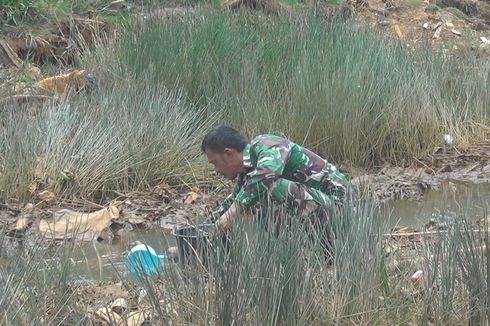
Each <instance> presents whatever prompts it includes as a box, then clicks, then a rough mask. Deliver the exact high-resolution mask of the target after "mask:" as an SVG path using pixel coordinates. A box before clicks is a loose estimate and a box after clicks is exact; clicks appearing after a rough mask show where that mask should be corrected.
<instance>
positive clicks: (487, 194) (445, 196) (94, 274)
mask: <svg viewBox="0 0 490 326" xmlns="http://www.w3.org/2000/svg"><path fill="white" fill-rule="evenodd" d="M488 198H490V185H489V184H482V185H475V184H453V183H447V184H445V185H443V186H441V189H440V190H439V191H429V192H428V193H427V194H426V195H425V196H424V198H423V200H419V201H413V200H404V201H396V202H391V203H387V204H386V206H385V208H386V211H387V214H389V216H390V217H389V219H390V220H389V224H390V226H394V225H395V224H399V225H403V226H409V227H413V228H416V229H422V228H423V226H424V225H425V224H426V223H427V222H429V220H431V219H432V220H440V219H441V218H442V217H443V216H446V217H450V218H451V217H456V216H457V212H458V211H460V210H461V208H464V209H465V212H466V214H467V216H468V217H469V218H471V219H472V220H475V221H476V220H478V219H481V218H482V217H483V216H484V213H485V212H484V211H485V208H486V205H488V203H487V201H488ZM487 207H488V206H487ZM135 240H139V241H141V242H144V243H146V244H147V245H149V246H151V247H153V248H154V249H155V250H156V251H157V253H163V252H164V251H165V250H166V249H167V248H168V247H169V246H173V245H175V239H174V237H173V236H172V235H171V234H169V233H164V232H163V231H161V230H156V229H152V230H136V231H131V232H128V233H126V234H125V235H124V236H122V237H121V238H120V239H115V240H113V241H112V242H110V243H95V242H94V243H77V245H76V247H75V249H74V252H73V255H72V258H73V260H72V265H73V271H74V272H75V275H76V276H78V277H81V278H85V279H90V280H103V281H108V280H118V279H119V278H120V277H123V278H124V277H125V275H126V268H125V265H124V258H125V254H126V252H127V250H128V249H129V247H130V244H131V242H133V241H135Z"/></svg>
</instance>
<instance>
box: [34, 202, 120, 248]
mask: <svg viewBox="0 0 490 326" xmlns="http://www.w3.org/2000/svg"><path fill="white" fill-rule="evenodd" d="M117 218H119V210H118V209H117V207H116V206H114V205H111V206H109V207H108V208H103V209H101V210H98V211H96V212H93V213H79V212H75V211H72V210H69V209H63V210H60V211H58V212H56V214H55V217H54V218H53V219H49V220H42V221H41V222H40V223H39V231H40V232H41V234H42V235H43V236H45V237H47V238H52V239H71V238H77V239H79V240H87V241H91V240H93V239H96V238H97V237H99V236H100V234H101V233H102V231H104V230H105V229H106V228H108V227H109V226H110V225H111V224H112V220H114V219H117Z"/></svg>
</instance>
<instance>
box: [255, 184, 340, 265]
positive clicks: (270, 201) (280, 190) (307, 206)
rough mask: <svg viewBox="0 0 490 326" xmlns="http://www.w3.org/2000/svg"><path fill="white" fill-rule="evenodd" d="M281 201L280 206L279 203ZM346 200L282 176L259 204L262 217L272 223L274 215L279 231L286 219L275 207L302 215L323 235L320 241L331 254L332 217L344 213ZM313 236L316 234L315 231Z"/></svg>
mask: <svg viewBox="0 0 490 326" xmlns="http://www.w3.org/2000/svg"><path fill="white" fill-rule="evenodd" d="M277 204H279V206H278V205H277ZM341 205H342V203H341V202H339V201H338V200H334V198H333V197H332V196H329V195H328V194H325V193H323V192H321V191H320V190H317V189H313V188H310V187H307V186H305V185H304V184H302V183H298V182H294V181H290V180H287V179H282V178H279V179H277V180H275V181H274V183H273V184H272V186H271V187H270V188H269V191H268V192H267V194H266V196H264V197H263V198H262V199H261V201H260V203H259V205H257V207H256V208H257V209H258V214H257V216H258V217H259V220H260V221H261V222H263V223H266V222H267V223H269V224H270V222H271V221H270V217H274V216H275V218H274V221H273V222H274V223H273V224H274V232H275V233H276V234H277V233H278V232H279V228H280V227H281V225H282V224H283V223H284V221H281V219H280V218H277V216H281V215H284V214H277V212H274V211H271V210H274V209H279V210H281V209H286V210H287V211H288V212H289V213H292V215H293V216H295V217H298V218H300V219H301V220H302V222H304V223H305V225H306V226H307V227H313V228H314V229H315V232H314V233H315V234H317V235H321V238H320V241H321V244H322V246H323V247H324V249H325V254H326V256H329V257H330V256H331V252H332V236H331V231H330V226H331V224H330V223H331V219H332V217H333V216H339V215H340V207H341ZM311 237H312V239H313V235H311Z"/></svg>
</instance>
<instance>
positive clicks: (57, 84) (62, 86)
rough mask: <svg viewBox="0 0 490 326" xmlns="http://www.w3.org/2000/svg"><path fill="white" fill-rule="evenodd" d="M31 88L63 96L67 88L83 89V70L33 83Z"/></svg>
mask: <svg viewBox="0 0 490 326" xmlns="http://www.w3.org/2000/svg"><path fill="white" fill-rule="evenodd" d="M33 87H34V89H36V90H38V91H48V92H52V91H54V92H55V94H63V93H64V92H65V91H66V90H67V89H68V88H74V89H77V90H80V89H82V88H84V87H85V70H75V71H73V72H71V73H69V74H65V75H59V76H53V77H48V78H45V79H43V80H40V81H38V82H37V83H35V84H34V85H33Z"/></svg>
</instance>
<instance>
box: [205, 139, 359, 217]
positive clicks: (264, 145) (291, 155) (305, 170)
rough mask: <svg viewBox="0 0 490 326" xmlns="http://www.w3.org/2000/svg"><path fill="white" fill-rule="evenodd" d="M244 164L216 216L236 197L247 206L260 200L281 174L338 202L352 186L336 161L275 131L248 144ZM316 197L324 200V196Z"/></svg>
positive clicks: (214, 214)
mask: <svg viewBox="0 0 490 326" xmlns="http://www.w3.org/2000/svg"><path fill="white" fill-rule="evenodd" d="M243 164H244V166H245V169H246V172H245V173H243V174H242V175H240V176H239V177H238V182H237V184H236V186H235V188H234V191H233V193H232V194H231V195H230V196H228V197H227V198H226V199H225V200H224V202H223V203H222V205H221V206H220V207H219V208H218V210H217V211H215V212H213V214H212V217H211V219H212V220H216V219H217V218H219V217H220V216H221V215H222V214H223V213H224V212H226V210H227V209H228V208H229V207H230V206H231V204H232V203H233V202H235V201H236V202H238V203H239V204H240V206H242V207H244V208H248V207H250V206H252V205H254V204H256V203H257V202H258V201H259V200H260V198H262V197H263V195H264V194H265V193H266V192H267V191H269V190H271V187H273V185H274V181H275V180H277V179H278V178H284V179H287V180H290V181H293V182H298V183H301V184H304V185H305V186H306V188H313V189H316V190H319V192H321V193H322V194H325V195H327V196H329V197H330V198H332V199H333V202H335V203H340V202H342V201H343V200H344V197H345V194H346V192H347V190H348V188H349V187H350V183H349V181H348V178H347V177H346V176H345V175H344V174H342V173H341V172H340V171H339V170H337V168H336V167H335V166H334V165H333V164H330V163H328V162H327V161H326V160H325V159H323V158H322V157H320V156H318V155H317V154H315V153H313V152H312V151H310V150H308V149H306V148H304V147H302V146H300V145H298V144H295V143H293V142H291V141H289V140H288V139H285V138H282V137H279V136H276V135H272V134H266V135H260V136H258V137H256V138H255V139H253V140H252V141H251V142H250V144H248V145H246V147H245V148H244V150H243ZM319 192H316V193H319ZM313 197H314V196H313ZM313 199H314V200H315V201H316V202H317V203H318V204H320V205H321V204H322V201H321V198H319V199H316V198H313Z"/></svg>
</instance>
